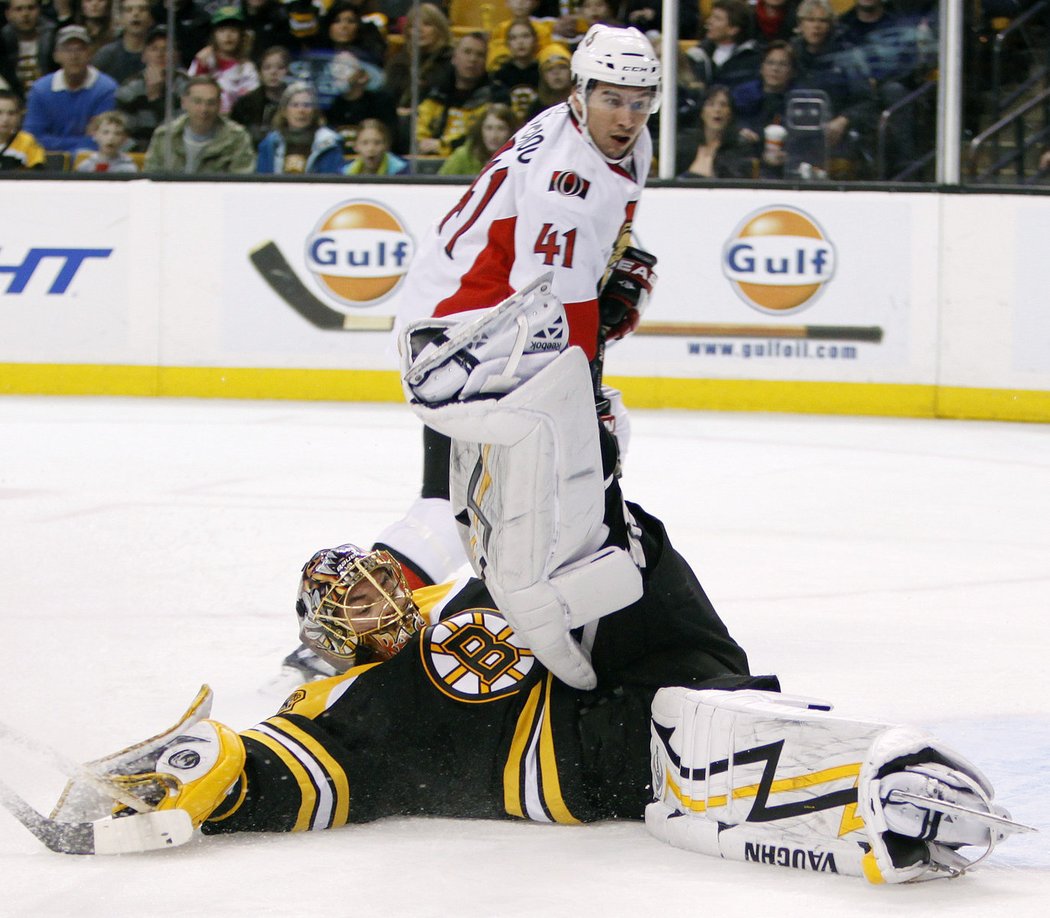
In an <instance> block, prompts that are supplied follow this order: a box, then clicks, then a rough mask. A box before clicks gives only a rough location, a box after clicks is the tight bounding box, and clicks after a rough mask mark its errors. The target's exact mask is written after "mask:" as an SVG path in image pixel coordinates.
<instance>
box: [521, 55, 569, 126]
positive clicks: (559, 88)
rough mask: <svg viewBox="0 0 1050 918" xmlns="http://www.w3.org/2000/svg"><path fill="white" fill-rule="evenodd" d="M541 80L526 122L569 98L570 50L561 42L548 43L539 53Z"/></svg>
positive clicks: (525, 118) (526, 115) (526, 114)
mask: <svg viewBox="0 0 1050 918" xmlns="http://www.w3.org/2000/svg"><path fill="white" fill-rule="evenodd" d="M539 68H540V82H539V86H538V87H537V89H536V99H535V100H534V101H533V103H532V105H531V106H530V107H529V110H528V111H527V112H526V113H525V116H524V117H523V118H521V119H520V120H521V121H522V122H523V123H524V122H526V121H530V120H532V119H533V118H535V117H536V116H537V115H538V114H539V113H540V112H542V111H543V110H544V109H546V108H550V107H551V106H552V105H557V104H558V103H559V102H564V101H566V100H567V99H568V98H569V92H570V91H571V89H572V70H571V68H570V57H569V52H568V51H567V50H566V49H565V47H564V46H562V45H559V44H552V45H548V46H547V47H546V48H544V49H543V50H542V51H541V52H540V53H539Z"/></svg>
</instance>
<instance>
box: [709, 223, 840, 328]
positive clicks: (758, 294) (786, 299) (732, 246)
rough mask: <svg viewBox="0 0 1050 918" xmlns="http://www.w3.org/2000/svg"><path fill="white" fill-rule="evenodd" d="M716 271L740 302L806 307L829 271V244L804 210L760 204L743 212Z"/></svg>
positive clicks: (777, 308) (768, 309) (764, 307)
mask: <svg viewBox="0 0 1050 918" xmlns="http://www.w3.org/2000/svg"><path fill="white" fill-rule="evenodd" d="M722 273H723V274H725V276H726V277H727V278H728V279H729V281H730V283H732V285H733V289H734V290H735V291H736V294H737V296H739V297H740V298H741V299H742V300H743V301H744V302H745V303H747V304H748V305H749V306H752V307H754V308H755V309H757V310H759V311H760V312H765V313H770V314H773V315H788V314H790V313H792V312H798V311H799V310H801V309H803V308H805V307H807V306H811V305H812V304H813V303H814V302H815V301H816V299H817V297H819V296H820V294H821V293H822V292H823V290H824V285H825V284H827V283H828V281H830V280H831V279H832V277H833V276H834V274H835V247H834V246H833V245H832V244H831V241H830V240H829V239H828V237H827V235H826V234H825V233H824V231H823V230H822V229H821V227H820V225H819V224H818V223H817V221H816V220H814V219H813V218H812V217H811V216H810V215H809V214H807V213H805V212H804V211H801V210H798V209H797V208H794V207H787V206H783V205H781V206H777V207H766V208H763V209H762V210H758V211H755V212H754V213H752V214H749V215H748V216H747V217H745V218H744V219H743V221H741V223H740V224H739V225H738V226H737V228H736V229H735V230H734V231H733V235H732V236H731V237H730V239H729V241H728V242H726V244H725V248H724V249H723V251H722Z"/></svg>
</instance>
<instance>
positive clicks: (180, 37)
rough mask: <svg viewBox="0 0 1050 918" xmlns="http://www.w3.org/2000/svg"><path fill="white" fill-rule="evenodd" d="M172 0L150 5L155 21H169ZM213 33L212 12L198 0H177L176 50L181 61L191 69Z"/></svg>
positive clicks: (184, 66)
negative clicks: (169, 8)
mask: <svg viewBox="0 0 1050 918" xmlns="http://www.w3.org/2000/svg"><path fill="white" fill-rule="evenodd" d="M170 4H171V0H158V2H156V3H154V4H153V6H152V7H150V12H151V13H152V15H153V21H154V22H157V23H165V24H167V22H168V6H169V5H170ZM210 35H211V14H210V13H208V12H207V11H206V10H205V8H204V5H203V4H200V5H199V4H197V2H196V0H175V50H176V51H177V52H178V55H179V63H180V65H181V66H182V67H183V68H184V69H189V66H190V64H192V63H193V58H194V57H195V56H196V54H197V52H198V51H200V50H201V48H203V47H204V46H205V45H206V44H207V43H208V37H209V36H210Z"/></svg>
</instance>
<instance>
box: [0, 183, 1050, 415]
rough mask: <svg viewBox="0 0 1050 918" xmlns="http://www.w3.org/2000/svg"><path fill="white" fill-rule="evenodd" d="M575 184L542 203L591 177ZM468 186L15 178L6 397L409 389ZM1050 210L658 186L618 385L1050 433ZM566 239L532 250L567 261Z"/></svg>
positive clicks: (396, 394)
mask: <svg viewBox="0 0 1050 918" xmlns="http://www.w3.org/2000/svg"><path fill="white" fill-rule="evenodd" d="M562 179H563V180H562V181H560V182H554V181H552V182H551V184H550V187H547V186H546V185H545V186H544V187H542V188H539V189H537V193H539V194H563V193H567V191H568V193H579V189H580V188H581V187H583V186H582V184H575V183H574V182H570V181H566V180H564V176H563V177H562ZM574 189H575V190H574ZM464 191H465V187H464V186H451V185H427V186H416V185H406V184H390V185H385V184H384V185H380V184H367V185H366V184H353V185H351V184H342V183H338V184H333V183H324V184H321V183H318V184H298V183H297V184H285V183H281V184H255V183H221V182H220V183H176V184H166V183H154V182H150V181H146V180H142V181H131V182H98V183H87V182H78V183H72V182H5V184H4V198H5V212H6V213H7V215H8V218H7V220H5V224H4V228H3V230H2V231H0V392H5V393H37V392H39V393H76V394H109V395H113V394H131V395H170V396H209V397H211V396H214V397H235V398H242V397H244V398H295V399H353V400H364V401H388V400H397V399H400V398H401V393H400V387H399V385H398V381H397V373H396V357H395V352H394V348H393V346H392V336H391V334H390V332H389V328H390V326H391V325H392V323H393V321H394V318H395V317H397V316H399V315H400V316H403V317H406V316H413V315H417V314H419V313H420V312H421V311H422V310H423V309H425V307H426V304H420V303H409V302H406V298H405V297H404V296H403V295H402V288H403V284H402V278H403V277H404V273H405V271H407V269H408V267H409V266H410V265H411V263H412V257H413V253H414V251H415V248H416V246H417V245H418V244H419V243H420V241H421V240H422V239H423V238H424V236H425V234H426V233H427V231H428V228H429V227H430V226H431V225H432V224H433V223H435V222H436V221H437V220H439V219H441V217H442V216H443V215H444V214H445V213H446V212H447V211H448V210H449V209H450V208H451V207H452V206H454V205H455V204H456V202H457V201H458V200H459V198H460V197H461V195H462V194H463V192H464ZM480 197H481V195H476V196H475V200H477V199H478V198H480ZM467 206H468V207H469V206H470V202H468V204H467ZM1046 213H1047V208H1046V202H1045V199H1044V198H1042V197H1029V196H1020V195H1018V196H1007V195H976V194H936V193H903V192H868V191H852V192H848V193H842V192H834V191H775V190H768V189H724V190H723V189H680V188H662V187H661V188H651V189H649V190H648V191H647V192H646V194H645V197H644V199H643V205H642V207H641V208H640V211H639V214H638V216H637V218H636V220H635V242H636V244H638V245H641V246H642V247H644V248H647V249H649V250H650V251H653V252H655V253H656V254H657V255H658V257H659V259H660V263H659V266H658V268H657V272H658V274H659V281H658V284H657V288H656V292H655V295H654V298H653V301H652V304H651V306H650V309H649V311H648V313H647V314H646V320H645V323H644V324H643V327H642V329H641V332H642V333H641V334H638V335H636V336H634V337H633V338H632V339H630V340H628V341H626V342H623V343H621V344H619V345H617V346H615V347H612V348H610V350H609V354H608V358H607V363H606V368H607V375H608V376H609V377H610V378H612V379H613V380H614V381H615V382H616V383H617V384H619V385H620V386H621V387H622V388H623V389H624V391H625V394H626V395H627V397H628V400H629V402H630V403H631V404H633V405H637V406H648V407H677V408H702V409H727V410H777V411H812V412H828V413H843V414H896V415H907V416H917V417H938V416H942V417H979V418H1003V419H1016V420H1043V421H1045V420H1050V310H1048V308H1047V300H1048V294H1047V291H1048V290H1050V260H1048V259H1046V257H1045V254H1043V251H1042V249H1043V246H1044V245H1045V237H1046V233H1047V231H1048V230H1050V218H1048V217H1047V216H1046ZM550 229H551V231H550V232H549V233H548V234H547V235H546V236H545V237H544V238H543V239H537V243H536V247H537V250H538V252H540V256H539V257H541V258H543V259H548V260H549V261H550V266H551V267H552V268H554V269H555V270H569V269H571V268H570V266H569V265H570V264H571V257H572V252H571V230H572V228H571V227H551V228H550ZM566 262H568V263H569V264H567V263H566Z"/></svg>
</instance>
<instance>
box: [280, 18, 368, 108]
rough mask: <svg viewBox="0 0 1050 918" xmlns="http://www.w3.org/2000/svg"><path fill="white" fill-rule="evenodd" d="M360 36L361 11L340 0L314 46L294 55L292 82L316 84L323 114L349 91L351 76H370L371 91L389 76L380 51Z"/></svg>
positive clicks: (326, 19) (325, 19)
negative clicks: (379, 55) (362, 74)
mask: <svg viewBox="0 0 1050 918" xmlns="http://www.w3.org/2000/svg"><path fill="white" fill-rule="evenodd" d="M360 37H361V21H360V19H359V18H358V16H357V11H356V10H355V9H354V8H353V7H352V6H351V5H350V4H349V3H347V2H346V0H336V2H335V3H333V4H332V5H331V6H330V7H329V8H328V12H327V13H325V15H324V18H323V19H322V22H321V30H320V33H319V34H318V37H317V38H316V39H315V41H314V43H313V44H312V46H311V47H309V48H307V49H306V50H304V51H300V52H299V53H298V54H295V55H293V59H292V67H291V74H292V79H293V80H297V81H300V80H301V81H305V82H307V83H313V85H314V87H315V88H316V89H317V96H318V100H319V102H320V104H321V110H322V111H323V112H327V111H328V109H329V108H330V107H331V105H332V102H333V101H334V100H335V98H336V96H339V95H341V94H342V93H343V92H345V91H346V88H347V85H348V81H349V79H350V77H351V75H353V74H356V72H357V71H358V70H364V71H365V72H366V73H367V74H368V84H367V85H368V88H369V89H379V88H381V87H382V86H383V83H384V79H385V77H384V74H383V70H382V68H381V62H380V63H377V58H376V55H377V54H379V53H380V52H378V51H376V50H375V49H370V48H369V47H368V46H367V44H366V43H364V42H362V41H360Z"/></svg>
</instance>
